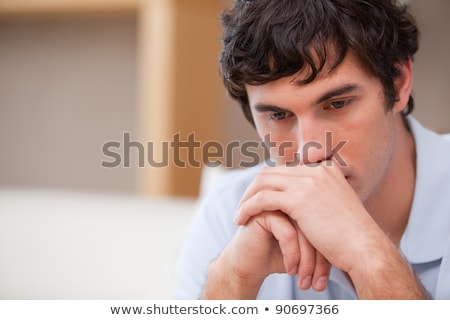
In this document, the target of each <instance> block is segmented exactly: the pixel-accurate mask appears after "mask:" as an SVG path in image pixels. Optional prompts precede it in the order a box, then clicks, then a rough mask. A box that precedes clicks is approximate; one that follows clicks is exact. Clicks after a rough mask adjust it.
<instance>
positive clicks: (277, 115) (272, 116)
mask: <svg viewBox="0 0 450 320" xmlns="http://www.w3.org/2000/svg"><path fill="white" fill-rule="evenodd" d="M285 118H286V112H276V113H272V114H269V120H283V119H285Z"/></svg>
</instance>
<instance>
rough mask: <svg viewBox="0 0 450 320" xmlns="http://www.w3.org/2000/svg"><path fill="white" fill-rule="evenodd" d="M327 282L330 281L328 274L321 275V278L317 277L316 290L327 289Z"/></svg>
mask: <svg viewBox="0 0 450 320" xmlns="http://www.w3.org/2000/svg"><path fill="white" fill-rule="evenodd" d="M327 283H328V277H327V276H323V277H320V278H319V279H317V281H316V283H315V285H314V290H316V291H323V290H325V289H326V288H327Z"/></svg>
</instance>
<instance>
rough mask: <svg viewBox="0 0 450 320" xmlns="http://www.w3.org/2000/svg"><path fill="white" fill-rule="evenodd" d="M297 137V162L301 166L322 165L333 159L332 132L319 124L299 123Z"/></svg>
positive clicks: (305, 121) (304, 121)
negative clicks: (323, 162) (325, 161)
mask: <svg viewBox="0 0 450 320" xmlns="http://www.w3.org/2000/svg"><path fill="white" fill-rule="evenodd" d="M297 137H298V138H297V139H298V140H297V141H298V147H297V161H298V162H299V163H300V164H313V163H320V162H322V161H324V160H327V159H330V158H331V156H332V149H333V145H332V144H333V141H332V140H331V132H327V130H326V129H325V128H324V127H323V126H321V125H320V124H318V123H317V122H309V121H307V120H303V121H301V122H300V121H299V122H298V129H297Z"/></svg>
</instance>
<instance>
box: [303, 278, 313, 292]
mask: <svg viewBox="0 0 450 320" xmlns="http://www.w3.org/2000/svg"><path fill="white" fill-rule="evenodd" d="M311 282H312V276H307V277H305V278H303V280H302V284H301V289H303V290H307V289H309V288H311Z"/></svg>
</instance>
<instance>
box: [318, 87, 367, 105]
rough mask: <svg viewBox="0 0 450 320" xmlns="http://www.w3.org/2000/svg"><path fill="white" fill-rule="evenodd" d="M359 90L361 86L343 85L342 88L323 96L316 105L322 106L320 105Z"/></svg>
mask: <svg viewBox="0 0 450 320" xmlns="http://www.w3.org/2000/svg"><path fill="white" fill-rule="evenodd" d="M359 88H360V86H359V85H357V84H353V83H350V84H346V85H343V86H342V87H339V88H337V89H334V90H331V91H329V92H327V93H325V94H324V95H323V96H321V97H320V98H319V99H317V101H316V104H320V103H322V102H324V101H327V100H329V99H331V98H333V97H335V96H340V95H342V94H347V93H350V92H353V91H356V90H357V89H359Z"/></svg>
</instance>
